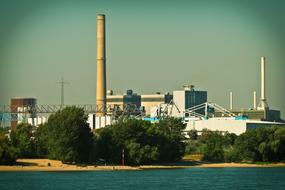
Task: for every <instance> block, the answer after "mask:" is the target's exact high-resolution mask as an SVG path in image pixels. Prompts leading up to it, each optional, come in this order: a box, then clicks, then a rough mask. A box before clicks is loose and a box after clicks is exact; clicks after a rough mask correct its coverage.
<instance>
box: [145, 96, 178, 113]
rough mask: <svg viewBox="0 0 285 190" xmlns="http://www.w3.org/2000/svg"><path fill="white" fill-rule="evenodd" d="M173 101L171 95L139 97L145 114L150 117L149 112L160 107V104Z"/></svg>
mask: <svg viewBox="0 0 285 190" xmlns="http://www.w3.org/2000/svg"><path fill="white" fill-rule="evenodd" d="M172 99H173V96H172V95H171V94H148V95H141V106H143V107H144V108H145V114H146V115H151V112H152V111H151V110H152V109H153V108H155V107H160V106H161V105H162V104H167V103H170V102H171V100H172Z"/></svg>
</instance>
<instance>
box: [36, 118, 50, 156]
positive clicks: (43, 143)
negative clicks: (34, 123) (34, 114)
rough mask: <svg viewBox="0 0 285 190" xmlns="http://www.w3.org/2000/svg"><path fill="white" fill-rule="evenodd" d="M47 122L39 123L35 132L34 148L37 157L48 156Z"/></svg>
mask: <svg viewBox="0 0 285 190" xmlns="http://www.w3.org/2000/svg"><path fill="white" fill-rule="evenodd" d="M48 130H49V127H48V124H47V123H45V124H42V125H40V126H39V127H38V128H37V130H36V132H35V148H36V154H37V156H38V157H43V158H46V157H48V154H49V152H48V140H49V131H48Z"/></svg>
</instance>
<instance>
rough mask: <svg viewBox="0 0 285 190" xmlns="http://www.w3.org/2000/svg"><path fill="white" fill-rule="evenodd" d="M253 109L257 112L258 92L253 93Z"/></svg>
mask: <svg viewBox="0 0 285 190" xmlns="http://www.w3.org/2000/svg"><path fill="white" fill-rule="evenodd" d="M253 109H254V110H256V91H253Z"/></svg>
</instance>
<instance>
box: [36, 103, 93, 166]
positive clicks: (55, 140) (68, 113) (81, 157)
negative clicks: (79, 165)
mask: <svg viewBox="0 0 285 190" xmlns="http://www.w3.org/2000/svg"><path fill="white" fill-rule="evenodd" d="M86 121H87V116H86V115H85V114H84V110H83V109H80V108H76V107H67V108H65V109H63V110H60V111H58V112H56V113H55V114H53V115H51V116H50V118H49V120H48V123H47V124H46V125H43V126H41V127H42V129H40V130H41V131H39V133H38V137H39V139H38V145H39V147H40V148H38V150H39V152H41V153H44V152H45V151H46V150H48V157H49V158H51V159H58V160H61V161H63V162H86V161H89V152H90V150H91V148H92V143H93V138H92V133H91V131H90V128H89V126H88V123H87V122H86ZM41 127H39V128H41ZM45 141H46V142H47V147H45V146H42V145H43V144H44V142H45Z"/></svg>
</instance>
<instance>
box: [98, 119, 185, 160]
mask: <svg viewBox="0 0 285 190" xmlns="http://www.w3.org/2000/svg"><path fill="white" fill-rule="evenodd" d="M184 128H185V124H183V123H182V121H181V120H179V119H174V118H165V119H163V120H161V121H160V122H159V123H156V124H152V123H150V122H148V121H143V120H137V119H123V120H120V121H118V122H117V123H115V124H113V125H111V126H107V127H105V128H102V129H99V130H98V131H97V132H96V133H97V134H96V136H97V137H96V139H97V142H96V144H97V147H98V149H97V150H98V157H100V158H103V159H105V160H106V161H108V162H113V163H120V162H121V159H122V150H123V149H124V150H125V161H126V163H127V164H135V165H138V164H146V163H151V162H157V161H176V160H179V159H181V157H182V156H183V155H184V149H185V147H184V143H183V140H184V136H183V134H182V131H183V130H184Z"/></svg>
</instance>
